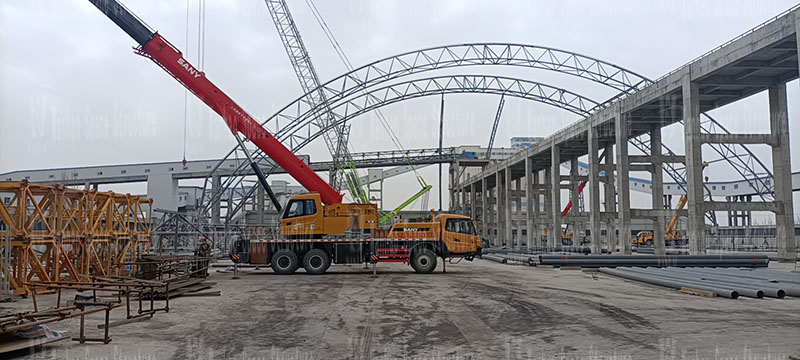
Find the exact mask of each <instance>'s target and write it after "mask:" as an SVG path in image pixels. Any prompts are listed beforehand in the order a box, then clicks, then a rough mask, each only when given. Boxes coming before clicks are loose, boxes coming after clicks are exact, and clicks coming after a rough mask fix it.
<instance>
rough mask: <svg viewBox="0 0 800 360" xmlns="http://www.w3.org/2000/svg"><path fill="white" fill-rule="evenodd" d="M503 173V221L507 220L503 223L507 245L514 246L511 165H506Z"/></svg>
mask: <svg viewBox="0 0 800 360" xmlns="http://www.w3.org/2000/svg"><path fill="white" fill-rule="evenodd" d="M503 173H504V179H503V180H504V181H505V182H504V183H503V189H504V192H503V197H504V199H503V221H504V222H505V224H503V230H505V232H504V233H503V234H504V235H503V236H504V237H505V238H506V246H508V247H514V237H513V236H512V234H511V231H512V230H513V228H514V226H513V222H512V216H513V213H512V212H511V200H512V199H513V196H512V195H511V192H512V191H511V167H510V166H508V167H506V169H505V171H504V172H503Z"/></svg>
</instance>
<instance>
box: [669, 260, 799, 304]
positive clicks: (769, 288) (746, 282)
mask: <svg viewBox="0 0 800 360" xmlns="http://www.w3.org/2000/svg"><path fill="white" fill-rule="evenodd" d="M656 271H661V272H665V273H673V274H674V273H680V274H685V275H686V276H689V277H692V278H696V279H700V280H704V281H711V282H715V283H720V284H730V285H731V286H735V285H742V286H747V287H751V288H757V289H761V290H763V291H764V296H767V297H773V298H778V299H783V298H784V297H785V296H787V295H788V296H800V291H797V292H795V291H794V290H795V289H792V288H791V287H787V286H784V284H781V283H774V282H769V281H766V280H760V279H746V278H735V277H727V276H718V275H709V274H707V273H703V272H697V271H694V269H682V268H678V269H676V268H665V269H657V270H656Z"/></svg>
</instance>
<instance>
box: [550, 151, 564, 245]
mask: <svg viewBox="0 0 800 360" xmlns="http://www.w3.org/2000/svg"><path fill="white" fill-rule="evenodd" d="M550 149H551V155H550V185H551V186H550V199H551V201H550V214H551V216H552V218H551V224H550V231H548V232H547V235H548V236H547V241H548V243H547V246H549V247H556V246H561V153H560V152H559V151H560V150H561V149H559V147H558V145H556V144H555V141H553V144H552V145H551V146H550Z"/></svg>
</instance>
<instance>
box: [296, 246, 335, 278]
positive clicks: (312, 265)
mask: <svg viewBox="0 0 800 360" xmlns="http://www.w3.org/2000/svg"><path fill="white" fill-rule="evenodd" d="M330 266H331V258H330V256H328V253H326V252H325V251H324V250H322V249H311V250H309V251H308V252H307V253H306V255H305V256H303V268H305V269H306V272H307V273H309V274H312V275H319V274H324V273H325V271H327V270H328V268H329V267H330Z"/></svg>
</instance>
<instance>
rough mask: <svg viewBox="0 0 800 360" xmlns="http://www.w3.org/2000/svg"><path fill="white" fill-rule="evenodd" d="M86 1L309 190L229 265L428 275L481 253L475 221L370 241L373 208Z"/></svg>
mask: <svg viewBox="0 0 800 360" xmlns="http://www.w3.org/2000/svg"><path fill="white" fill-rule="evenodd" d="M89 2H91V3H92V4H93V5H94V6H95V7H97V8H98V9H99V10H100V11H101V12H103V13H104V14H105V15H106V16H107V17H108V18H109V19H111V21H113V22H114V23H115V24H117V26H119V27H120V28H121V29H122V30H123V31H125V32H126V33H127V34H128V35H129V36H131V37H132V38H133V39H134V40H135V41H136V42H137V43H138V45H139V46H138V47H136V48H134V52H135V53H136V54H138V55H141V56H143V57H146V58H148V59H150V60H152V61H153V62H154V63H156V65H158V66H159V67H160V68H162V69H163V70H164V71H166V72H167V73H168V74H170V76H172V77H173V78H174V79H175V80H177V81H178V82H179V83H180V84H182V85H183V86H185V87H186V88H187V89H188V90H189V91H191V92H192V93H193V94H194V95H195V96H197V97H198V98H199V99H200V100H201V101H203V102H204V103H206V105H208V106H209V107H210V108H211V109H212V110H214V111H215V112H216V113H217V114H219V115H220V116H222V118H223V120H224V121H225V123H226V124H227V125H228V128H229V129H230V130H231V132H232V133H233V135H234V137H235V138H236V140H237V142H238V143H239V146H241V147H242V148H243V149H245V150H246V148H245V145H244V140H242V138H241V136H240V134H241V135H243V136H244V137H245V139H247V140H249V141H250V142H252V143H253V144H255V145H256V146H257V147H258V148H259V149H261V150H263V151H264V152H265V153H266V154H267V155H268V156H269V157H270V158H271V159H273V160H274V161H275V162H276V163H277V164H278V165H279V166H280V167H281V168H283V169H284V170H285V171H286V172H287V173H288V174H289V175H291V176H292V177H293V178H294V179H295V180H297V181H298V182H299V183H300V184H301V185H303V186H304V187H305V188H306V189H307V190H309V191H310V192H309V193H307V194H301V195H296V196H294V197H292V198H291V199H289V202H288V204H287V205H286V207H285V208H284V209H283V213H282V217H281V225H280V231H281V238H279V239H269V240H250V239H241V240H239V241H237V242H236V243H234V245H233V247H232V254H231V258H232V259H233V260H234V261H236V262H245V263H248V262H249V263H251V264H265V265H270V266H271V267H272V269H273V270H274V271H275V272H276V273H279V274H291V273H293V272H294V271H295V270H297V268H298V267H299V266H300V264H301V259H302V265H303V267H304V268H305V270H306V271H307V272H309V273H312V274H321V273H324V272H325V271H326V270H327V269H328V267H329V266H330V265H331V263H341V264H358V263H373V264H374V263H377V262H403V263H407V264H410V265H411V266H412V267H413V268H414V270H415V271H416V272H418V273H430V272H432V271H433V270H434V268H435V267H436V257H437V256H438V257H441V258H442V259H443V260H447V259H451V260H452V259H453V258H466V259H468V260H472V258H473V257H474V256H475V255H477V254H480V251H481V242H480V238H479V237H478V235H477V232H476V231H475V228H474V223H473V222H472V221H471V220H470V219H469V218H468V217H465V216H460V215H450V214H441V215H439V216H432V218H431V221H430V222H426V223H398V224H395V225H394V226H393V227H392V228H391V229H390V230H389V232H388V236H386V237H377V236H375V235H379V234H381V233H383V234H385V231H380V229H378V211H377V206H376V205H375V204H371V203H366V204H362V203H347V204H345V203H342V194H341V193H339V192H338V191H336V189H334V188H333V187H331V186H330V185H329V184H328V183H326V182H325V181H324V180H322V178H320V177H319V175H317V174H316V173H315V172H314V171H313V170H311V168H309V167H308V165H306V164H305V163H303V161H302V160H300V159H299V158H298V157H297V156H296V155H295V154H294V153H292V151H291V150H289V149H287V148H286V147H285V146H284V145H283V144H282V143H281V142H280V141H278V139H276V138H275V137H274V136H273V135H272V134H270V133H269V132H268V131H267V130H266V129H264V127H262V126H261V124H259V123H258V122H257V121H256V120H255V119H253V117H251V116H250V115H249V114H248V113H247V112H246V111H245V110H244V109H243V108H241V107H240V106H239V105H238V104H236V102H234V101H233V99H231V98H230V97H228V95H226V94H225V93H224V92H223V91H222V90H220V89H219V88H218V87H217V86H216V85H214V84H213V83H212V82H211V81H210V80H208V78H207V77H206V74H205V73H204V72H202V71H200V70H198V69H197V68H196V67H194V66H193V65H192V64H191V63H189V61H188V60H186V59H185V58H184V57H183V55H182V53H181V52H180V51H179V50H178V49H177V48H176V47H175V46H174V45H172V44H171V43H170V42H169V41H167V39H165V38H164V37H163V36H161V34H159V33H158V32H156V31H153V30H152V29H151V28H149V27H148V26H147V25H146V24H145V23H144V22H143V21H142V20H140V19H139V18H138V17H136V15H134V14H133V13H132V12H131V11H130V10H128V9H127V8H126V7H125V6H123V5H122V4H121V3H119V2H118V1H117V0H89ZM245 153H246V154H249V153H248V152H247V151H245ZM248 156H249V155H248ZM248 160H250V164H251V167H252V168H253V172H254V173H255V174H256V176H257V177H258V180H259V183H260V184H261V186H263V187H264V188H265V190H266V191H267V194H268V195H269V197H270V200H271V201H272V202H273V204H274V205H275V207H276V209H278V210H279V211H280V210H281V206H280V204H279V203H278V201H277V198H276V197H275V195H274V193H273V192H272V191H271V189H270V188H269V186H268V184H267V182H266V178H265V176H264V174H263V172H262V171H261V169H260V168H259V167H258V165H257V164H256V163H255V162H253V161H252V159H248ZM467 223H469V224H467Z"/></svg>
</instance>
